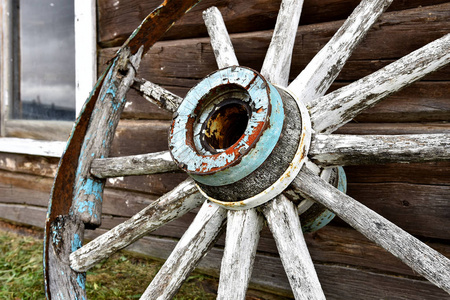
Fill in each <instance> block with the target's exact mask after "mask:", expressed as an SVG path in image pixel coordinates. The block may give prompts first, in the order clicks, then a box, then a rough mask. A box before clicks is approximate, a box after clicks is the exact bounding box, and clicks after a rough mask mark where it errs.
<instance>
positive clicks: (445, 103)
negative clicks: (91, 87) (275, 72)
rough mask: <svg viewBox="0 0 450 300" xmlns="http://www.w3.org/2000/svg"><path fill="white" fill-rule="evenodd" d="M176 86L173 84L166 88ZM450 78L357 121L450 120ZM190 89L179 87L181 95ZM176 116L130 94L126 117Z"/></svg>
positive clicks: (406, 92)
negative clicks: (449, 94) (181, 89)
mask: <svg viewBox="0 0 450 300" xmlns="http://www.w3.org/2000/svg"><path fill="white" fill-rule="evenodd" d="M346 84H347V83H342V82H338V83H335V84H333V85H332V86H331V88H330V91H333V90H336V89H338V88H340V87H343V86H345V85H346ZM166 88H169V89H173V87H166ZM449 90H450V81H419V82H416V83H414V84H412V85H410V86H408V87H406V88H405V89H403V90H401V91H399V92H397V93H394V94H393V95H391V96H389V97H387V98H386V99H384V100H382V101H381V102H380V103H378V104H377V105H375V106H374V107H372V108H370V109H367V110H365V111H363V112H362V113H361V114H360V115H358V116H357V117H356V118H355V120H356V121H357V122H362V123H389V122H393V123H394V122H395V123H397V122H435V121H446V120H450V101H449V99H448V97H447V91H449ZM186 91H187V88H185V89H184V90H183V91H180V89H178V92H179V94H181V95H184V94H185V93H186ZM171 117H172V115H171V114H170V113H168V112H166V111H164V110H162V109H160V108H159V107H157V106H156V105H154V104H152V103H150V102H148V101H147V100H145V99H144V98H143V97H141V96H139V95H138V94H137V93H135V92H131V93H129V94H128V95H127V107H126V108H125V111H124V113H123V114H122V118H124V119H135V120H142V119H161V120H170V119H171Z"/></svg>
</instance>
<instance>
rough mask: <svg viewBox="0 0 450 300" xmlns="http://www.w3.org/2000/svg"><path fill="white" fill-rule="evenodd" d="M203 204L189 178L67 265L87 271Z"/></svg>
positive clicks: (86, 248)
mask: <svg viewBox="0 0 450 300" xmlns="http://www.w3.org/2000/svg"><path fill="white" fill-rule="evenodd" d="M203 201H204V198H203V197H202V196H201V195H200V193H199V192H198V190H197V188H196V187H195V184H194V183H193V181H192V180H191V179H188V180H186V181H184V182H182V183H181V184H179V185H178V186H177V187H176V188H175V189H173V190H172V191H170V192H169V193H167V194H165V195H164V196H162V197H161V198H159V199H158V200H156V201H155V202H153V203H152V204H150V205H149V206H147V207H146V208H144V209H143V210H141V211H140V212H139V213H137V214H136V215H134V216H133V217H132V218H130V219H128V220H127V221H125V222H123V223H122V224H120V225H118V226H116V227H114V228H113V229H111V230H110V231H108V232H106V233H104V234H103V235H101V236H99V237H98V238H96V239H94V240H93V241H91V242H90V243H88V244H86V245H84V246H83V247H81V248H80V249H78V250H76V251H75V252H73V253H72V254H71V255H70V266H71V267H72V269H74V270H77V271H78V272H84V271H87V270H89V269H90V268H91V267H92V266H94V265H95V264H96V263H98V262H100V261H102V260H103V259H105V258H107V257H109V256H110V255H111V254H113V253H115V252H117V251H119V250H120V249H123V248H125V247H127V246H128V245H130V244H131V243H133V242H135V241H136V240H138V239H140V238H141V237H142V236H144V235H145V234H147V233H149V232H151V231H153V230H156V229H158V228H159V227H161V226H163V225H164V224H167V223H168V222H170V221H173V220H175V219H177V218H179V217H181V216H182V215H184V214H185V213H187V212H188V211H190V210H191V209H193V208H195V207H197V206H198V205H200V203H201V202H203Z"/></svg>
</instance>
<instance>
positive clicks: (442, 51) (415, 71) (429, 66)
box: [310, 34, 450, 133]
mask: <svg viewBox="0 0 450 300" xmlns="http://www.w3.org/2000/svg"><path fill="white" fill-rule="evenodd" d="M448 49H450V34H447V35H445V36H444V37H442V38H440V39H438V40H436V41H434V42H432V43H429V44H428V45H426V46H424V47H422V48H420V49H418V50H416V51H414V52H412V53H411V54H409V55H406V56H404V57H403V58H401V59H399V60H397V61H396V62H394V63H391V64H390V65H388V66H386V67H384V68H382V69H381V70H379V71H377V72H375V73H373V74H371V75H369V76H366V77H364V78H362V79H360V80H358V81H356V82H354V83H352V84H350V85H347V86H345V87H343V88H341V89H339V90H336V91H334V92H332V93H330V94H328V95H326V96H324V97H321V98H318V99H316V100H314V101H313V102H312V103H311V104H310V107H311V109H310V113H311V122H312V123H313V129H314V130H315V131H316V132H322V133H331V132H333V131H335V130H336V129H337V128H339V127H341V126H342V125H344V124H345V123H347V122H349V121H350V120H351V119H352V118H353V117H355V116H356V115H357V114H358V113H360V112H361V111H362V110H364V109H366V108H368V107H371V106H373V105H374V104H376V103H377V102H378V101H380V100H381V99H383V98H384V97H386V96H388V95H389V94H392V93H394V92H396V91H398V90H400V89H401V88H403V87H405V86H407V85H409V84H411V83H413V82H414V81H417V80H419V79H420V78H422V77H423V76H425V75H427V74H429V73H431V72H433V71H436V70H437V69H439V68H441V67H443V66H444V65H446V64H448V63H450V51H448Z"/></svg>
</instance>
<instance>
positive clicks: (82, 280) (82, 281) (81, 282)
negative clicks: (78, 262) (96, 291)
mask: <svg viewBox="0 0 450 300" xmlns="http://www.w3.org/2000/svg"><path fill="white" fill-rule="evenodd" d="M77 284H78V286H79V287H80V288H81V289H82V290H86V273H79V274H78V275H77ZM82 299H86V298H85V297H84V296H83V298H82Z"/></svg>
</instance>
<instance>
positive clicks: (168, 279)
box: [141, 201, 227, 300]
mask: <svg viewBox="0 0 450 300" xmlns="http://www.w3.org/2000/svg"><path fill="white" fill-rule="evenodd" d="M226 215H227V211H226V209H224V208H222V207H220V206H218V205H216V204H214V203H210V202H208V201H205V203H204V204H203V206H202V208H201V209H200V211H199V212H198V214H197V216H196V217H195V219H194V221H193V222H192V224H191V226H189V228H188V230H187V231H186V232H185V234H184V235H183V237H182V238H181V240H180V241H179V242H178V244H177V246H176V247H175V249H174V250H173V251H172V253H171V254H170V256H169V258H167V260H166V262H165V263H164V265H163V266H162V267H161V269H160V270H159V272H158V274H156V276H155V278H154V279H153V281H152V282H151V284H150V285H149V286H148V287H147V289H146V290H145V292H144V294H143V295H142V297H141V299H149V300H153V299H170V298H172V297H173V296H174V295H175V293H176V292H177V291H178V289H179V288H180V286H181V285H182V284H183V282H184V280H185V279H186V278H187V276H189V274H190V273H191V271H192V270H193V269H194V268H195V266H196V265H197V264H198V262H199V261H200V259H201V258H202V257H203V256H204V255H205V254H206V253H207V251H208V250H209V248H210V247H211V246H212V245H213V244H214V242H215V241H216V239H217V238H218V237H219V234H220V233H221V232H222V228H223V227H224V224H225V219H226Z"/></svg>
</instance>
